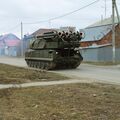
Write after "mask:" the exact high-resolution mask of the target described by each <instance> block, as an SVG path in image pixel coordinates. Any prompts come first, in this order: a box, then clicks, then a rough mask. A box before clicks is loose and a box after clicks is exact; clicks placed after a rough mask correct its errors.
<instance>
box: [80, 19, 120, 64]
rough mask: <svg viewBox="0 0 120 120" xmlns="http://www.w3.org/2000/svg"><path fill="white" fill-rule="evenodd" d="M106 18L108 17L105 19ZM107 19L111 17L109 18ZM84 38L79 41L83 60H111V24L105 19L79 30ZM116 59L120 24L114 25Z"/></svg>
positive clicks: (118, 50)
mask: <svg viewBox="0 0 120 120" xmlns="http://www.w3.org/2000/svg"><path fill="white" fill-rule="evenodd" d="M107 20H108V19H107ZM109 21H111V19H110V18H109ZM80 31H81V32H83V33H84V36H85V37H84V38H83V39H82V40H81V42H80V46H81V49H82V50H81V51H82V55H83V58H84V61H96V62H97V61H99V62H105V61H112V24H110V22H109V23H108V24H107V23H106V20H104V21H102V23H101V24H100V23H99V24H95V25H92V26H89V27H87V28H85V29H82V30H80ZM115 46H116V61H120V25H119V24H117V23H116V26H115Z"/></svg>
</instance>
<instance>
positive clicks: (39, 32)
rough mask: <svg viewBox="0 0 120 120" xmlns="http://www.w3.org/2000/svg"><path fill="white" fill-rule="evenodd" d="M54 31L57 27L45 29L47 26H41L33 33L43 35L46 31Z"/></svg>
mask: <svg viewBox="0 0 120 120" xmlns="http://www.w3.org/2000/svg"><path fill="white" fill-rule="evenodd" d="M52 31H56V30H55V29H45V28H41V29H39V30H37V31H35V32H34V33H33V34H32V35H34V36H36V35H42V34H43V33H45V32H52Z"/></svg>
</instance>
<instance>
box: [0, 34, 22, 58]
mask: <svg viewBox="0 0 120 120" xmlns="http://www.w3.org/2000/svg"><path fill="white" fill-rule="evenodd" d="M4 55H5V56H19V55H20V39H19V38H18V37H17V36H15V35H14V34H6V35H3V36H0V56H4Z"/></svg>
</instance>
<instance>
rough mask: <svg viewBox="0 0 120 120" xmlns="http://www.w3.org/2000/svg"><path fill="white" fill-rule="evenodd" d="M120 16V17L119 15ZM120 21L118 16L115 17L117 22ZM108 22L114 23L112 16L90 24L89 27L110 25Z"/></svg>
mask: <svg viewBox="0 0 120 120" xmlns="http://www.w3.org/2000/svg"><path fill="white" fill-rule="evenodd" d="M119 18H120V17H119ZM119 22H120V21H118V18H117V17H115V23H116V24H117V23H119ZM108 24H112V16H111V17H109V18H106V19H103V20H101V21H98V22H96V23H94V24H92V25H89V26H88V27H87V28H89V27H95V26H102V25H108Z"/></svg>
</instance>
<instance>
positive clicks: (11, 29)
mask: <svg viewBox="0 0 120 120" xmlns="http://www.w3.org/2000/svg"><path fill="white" fill-rule="evenodd" d="M19 26H20V23H19V24H17V25H15V26H14V27H11V28H9V29H7V30H6V31H13V30H15V29H17V28H18V27H19Z"/></svg>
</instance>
